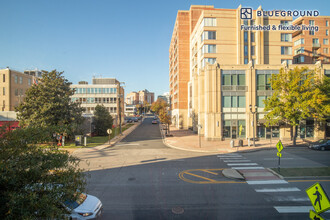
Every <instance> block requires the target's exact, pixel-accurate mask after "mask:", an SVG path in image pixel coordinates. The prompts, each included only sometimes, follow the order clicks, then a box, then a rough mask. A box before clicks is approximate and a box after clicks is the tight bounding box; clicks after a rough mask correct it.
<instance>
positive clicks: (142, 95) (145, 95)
mask: <svg viewBox="0 0 330 220" xmlns="http://www.w3.org/2000/svg"><path fill="white" fill-rule="evenodd" d="M154 99H155V94H154V93H153V92H149V91H148V90H147V89H145V90H142V91H139V104H143V103H145V102H148V103H149V104H152V103H153V102H154Z"/></svg>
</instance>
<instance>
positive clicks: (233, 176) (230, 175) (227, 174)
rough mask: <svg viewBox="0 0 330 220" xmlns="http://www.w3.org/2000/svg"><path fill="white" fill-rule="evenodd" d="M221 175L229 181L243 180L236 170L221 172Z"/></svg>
mask: <svg viewBox="0 0 330 220" xmlns="http://www.w3.org/2000/svg"><path fill="white" fill-rule="evenodd" d="M222 175H224V176H225V177H227V178H230V179H237V180H245V178H244V176H242V175H241V174H240V173H239V172H238V171H237V170H234V169H230V168H228V169H224V170H222Z"/></svg>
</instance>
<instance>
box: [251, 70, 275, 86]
mask: <svg viewBox="0 0 330 220" xmlns="http://www.w3.org/2000/svg"><path fill="white" fill-rule="evenodd" d="M278 73H279V71H278V70H256V74H257V90H272V87H271V84H270V79H271V77H272V74H278Z"/></svg>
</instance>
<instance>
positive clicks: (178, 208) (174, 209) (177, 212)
mask: <svg viewBox="0 0 330 220" xmlns="http://www.w3.org/2000/svg"><path fill="white" fill-rule="evenodd" d="M172 212H173V213H174V214H177V215H180V214H183V213H184V209H183V208H182V207H180V206H177V207H174V208H172Z"/></svg>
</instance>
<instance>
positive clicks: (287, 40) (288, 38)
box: [281, 34, 292, 42]
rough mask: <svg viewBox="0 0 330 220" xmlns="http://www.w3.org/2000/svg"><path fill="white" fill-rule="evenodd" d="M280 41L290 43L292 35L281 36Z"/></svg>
mask: <svg viewBox="0 0 330 220" xmlns="http://www.w3.org/2000/svg"><path fill="white" fill-rule="evenodd" d="M281 41H282V42H291V41H292V34H281Z"/></svg>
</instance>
